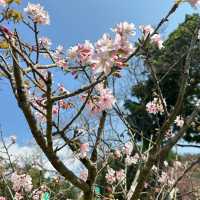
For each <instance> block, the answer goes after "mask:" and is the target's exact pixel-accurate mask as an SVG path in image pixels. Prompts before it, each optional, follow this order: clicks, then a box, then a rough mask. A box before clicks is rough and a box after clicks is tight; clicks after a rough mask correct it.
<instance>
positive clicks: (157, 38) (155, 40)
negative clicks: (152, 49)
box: [151, 34, 163, 49]
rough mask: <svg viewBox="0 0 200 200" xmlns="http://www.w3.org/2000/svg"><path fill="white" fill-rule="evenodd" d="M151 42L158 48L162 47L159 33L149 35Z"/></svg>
mask: <svg viewBox="0 0 200 200" xmlns="http://www.w3.org/2000/svg"><path fill="white" fill-rule="evenodd" d="M151 42H152V43H154V44H155V45H157V46H158V48H159V49H162V48H163V40H162V39H161V36H160V34H154V35H153V36H152V37H151Z"/></svg>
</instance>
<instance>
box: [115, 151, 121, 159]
mask: <svg viewBox="0 0 200 200" xmlns="http://www.w3.org/2000/svg"><path fill="white" fill-rule="evenodd" d="M114 156H115V158H116V159H119V158H121V151H120V150H118V149H116V150H115V151H114Z"/></svg>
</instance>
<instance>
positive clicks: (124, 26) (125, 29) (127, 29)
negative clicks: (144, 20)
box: [112, 22, 135, 36]
mask: <svg viewBox="0 0 200 200" xmlns="http://www.w3.org/2000/svg"><path fill="white" fill-rule="evenodd" d="M112 30H113V32H116V33H118V34H120V35H126V36H129V35H135V25H134V24H133V23H128V22H121V23H119V24H117V26H116V27H115V28H113V29H112Z"/></svg>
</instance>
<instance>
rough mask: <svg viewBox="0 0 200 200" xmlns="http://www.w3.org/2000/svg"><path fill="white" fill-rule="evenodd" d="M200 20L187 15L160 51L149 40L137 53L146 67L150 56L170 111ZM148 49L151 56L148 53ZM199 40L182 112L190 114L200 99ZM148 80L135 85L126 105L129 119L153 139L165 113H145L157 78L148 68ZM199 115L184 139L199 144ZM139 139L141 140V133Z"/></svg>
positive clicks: (194, 53)
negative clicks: (153, 114)
mask: <svg viewBox="0 0 200 200" xmlns="http://www.w3.org/2000/svg"><path fill="white" fill-rule="evenodd" d="M199 23H200V16H199V15H198V14H193V15H187V16H186V18H185V21H184V22H183V23H182V24H180V25H179V26H178V28H177V29H176V30H175V31H174V32H172V33H171V34H170V35H169V37H168V38H167V39H166V40H165V42H164V48H162V49H161V50H159V49H158V48H157V47H155V46H153V45H152V44H150V43H147V44H146V46H145V50H144V49H143V51H140V52H139V53H138V57H139V58H140V59H141V57H142V59H143V58H144V59H143V65H144V66H145V67H144V68H148V67H149V64H148V63H147V62H146V58H147V57H148V56H149V55H151V56H150V57H149V58H148V59H150V62H151V63H152V65H153V66H154V68H155V72H156V75H157V77H158V79H159V81H160V87H161V90H162V93H163V96H164V98H165V100H166V102H167V106H168V109H169V110H172V109H173V107H174V105H175V102H176V99H177V96H178V91H179V86H180V82H181V74H182V71H183V70H182V69H183V66H184V63H185V59H186V52H187V50H188V49H189V47H190V43H191V40H192V37H193V34H194V31H195V28H196V27H197V25H198V24H199ZM145 52H148V55H146V54H145ZM199 55H200V42H199V41H198V43H197V44H196V45H195V48H194V49H193V51H192V56H191V67H190V72H189V74H190V78H189V80H188V84H189V85H188V88H187V90H186V94H185V100H184V103H183V106H182V109H181V113H180V115H182V116H183V117H184V116H187V115H189V114H191V112H192V110H193V108H194V106H195V103H194V102H196V100H198V99H200V56H199ZM144 74H145V79H140V80H139V81H138V83H137V85H134V86H133V88H132V96H133V98H132V99H131V100H130V99H128V100H126V102H125V107H126V108H127V109H128V110H129V111H130V114H129V115H128V117H127V119H128V121H129V122H130V123H131V124H132V126H133V127H134V129H135V130H137V132H138V133H142V134H144V136H145V137H146V138H150V136H151V135H152V134H154V132H152V130H155V128H156V127H157V126H158V125H157V124H158V123H157V119H156V118H159V121H161V122H162V116H152V115H149V114H148V113H147V112H146V107H145V106H146V104H147V102H149V101H151V100H152V93H154V92H156V88H155V84H154V81H153V79H152V77H151V75H150V74H148V73H147V71H144ZM174 128H176V127H174ZM199 132H200V117H198V118H197V119H196V122H195V123H193V124H192V126H191V127H190V128H189V129H188V131H187V134H186V135H185V137H184V139H185V140H186V141H188V142H197V143H200V134H199ZM137 139H139V140H140V139H141V137H140V134H138V135H137Z"/></svg>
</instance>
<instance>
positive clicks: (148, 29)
mask: <svg viewBox="0 0 200 200" xmlns="http://www.w3.org/2000/svg"><path fill="white" fill-rule="evenodd" d="M139 28H140V30H141V31H142V32H143V34H144V36H145V38H146V37H147V36H148V35H149V34H152V33H153V32H154V28H153V27H152V26H151V25H146V26H144V25H141V26H139Z"/></svg>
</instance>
